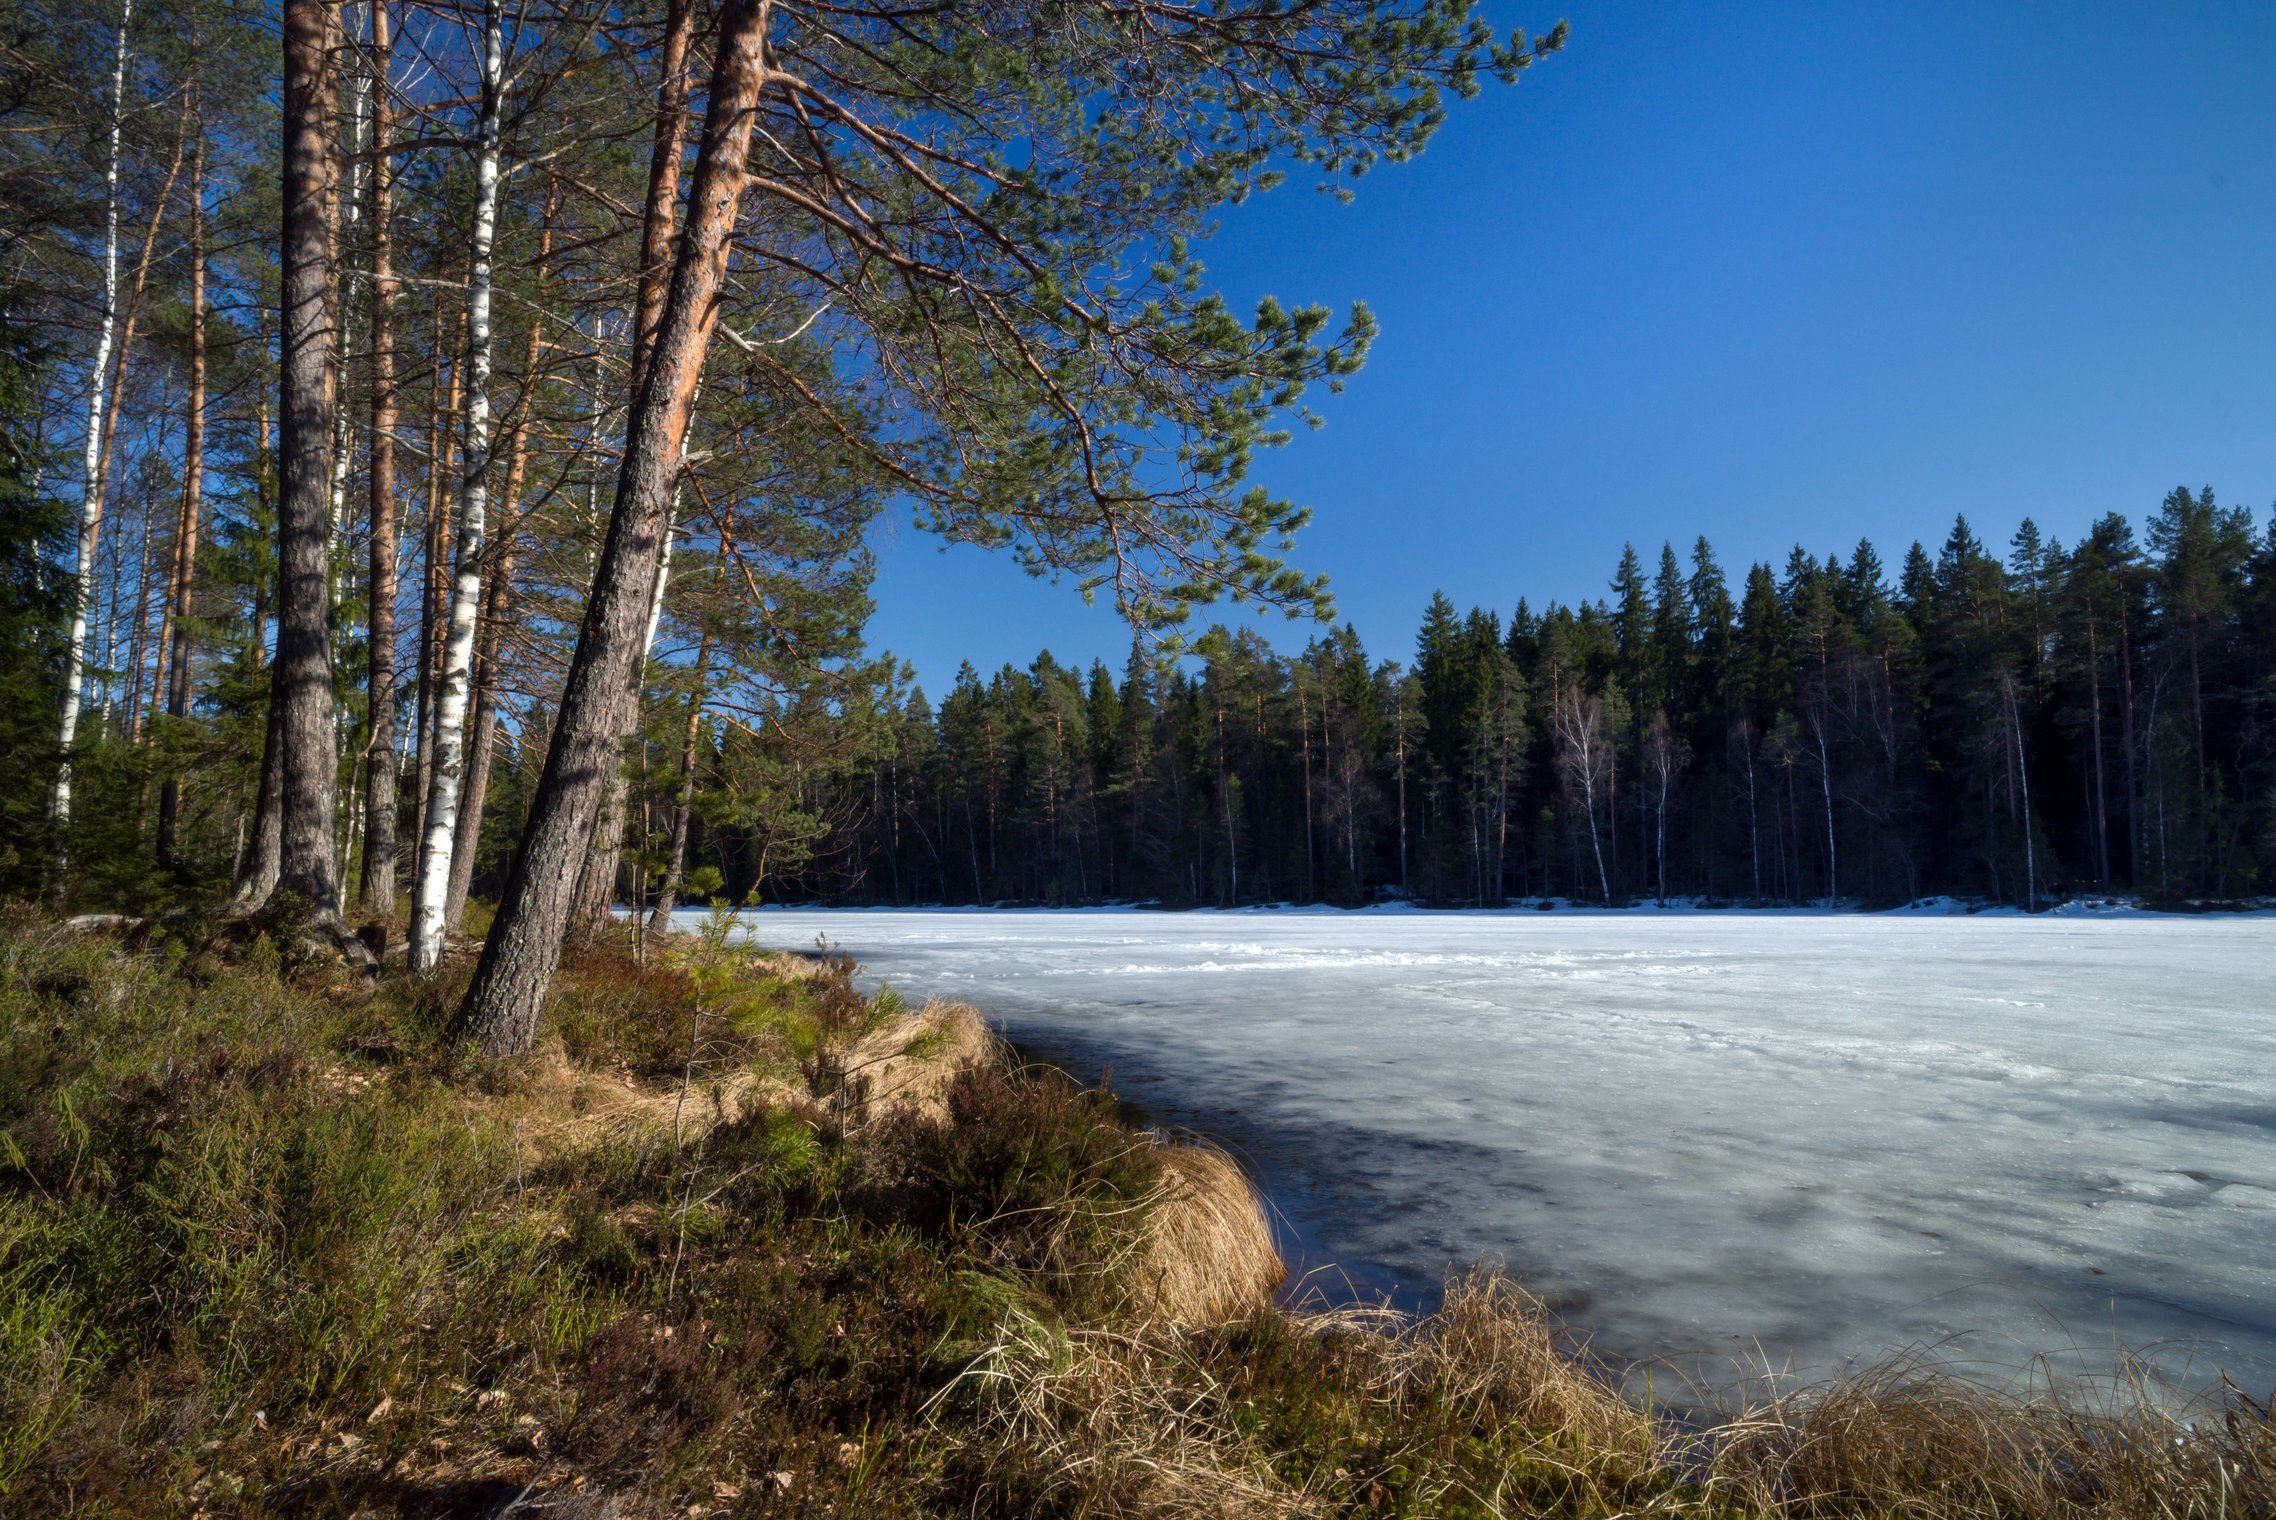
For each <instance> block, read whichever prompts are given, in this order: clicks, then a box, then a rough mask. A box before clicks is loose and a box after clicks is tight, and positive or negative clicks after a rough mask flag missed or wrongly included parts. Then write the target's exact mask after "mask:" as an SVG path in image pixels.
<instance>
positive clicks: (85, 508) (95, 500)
mask: <svg viewBox="0 0 2276 1520" xmlns="http://www.w3.org/2000/svg"><path fill="white" fill-rule="evenodd" d="M133 19H134V0H119V28H118V48H117V51H116V52H115V53H114V55H113V58H112V63H111V140H110V156H109V160H108V162H107V164H106V165H105V168H104V171H103V315H102V319H101V322H100V324H99V325H98V326H97V328H96V330H95V357H94V360H93V362H92V363H91V364H89V365H88V368H87V448H86V453H85V457H84V463H83V468H82V474H81V476H80V479H81V480H82V482H83V483H84V490H83V492H82V494H81V496H80V500H79V555H78V563H77V570H76V575H77V582H78V588H79V595H78V599H77V601H76V603H75V604H74V606H73V607H72V611H71V636H70V639H69V641H68V643H67V644H66V646H65V650H64V660H63V716H62V721H61V724H60V725H59V732H58V736H57V748H58V749H59V750H60V751H61V753H62V757H63V759H62V763H61V764H60V765H58V766H57V767H56V772H55V786H54V789H53V790H52V791H51V792H50V793H49V794H48V803H47V812H48V817H50V818H51V819H53V820H54V821H55V822H56V824H57V825H58V826H59V827H60V826H64V825H68V824H69V823H70V822H71V746H72V744H73V743H74V742H76V740H77V739H78V736H79V704H80V698H81V694H82V690H83V688H84V687H85V685H86V680H87V614H88V612H89V610H90V608H91V607H92V606H93V605H94V600H95V597H94V591H95V550H96V546H97V543H98V541H99V539H100V537H101V535H102V529H103V486H102V480H101V474H102V460H103V407H104V402H105V401H106V399H107V397H106V396H105V394H104V376H105V375H107V374H108V373H109V371H110V365H111V346H112V344H113V343H114V342H115V341H116V340H117V334H118V316H119V138H120V134H121V132H122V131H123V130H124V127H125V122H126V60H127V30H128V28H129V26H130V25H131V24H132V23H133ZM66 864H67V859H66V857H64V856H62V855H60V854H59V855H58V857H57V861H56V866H57V870H56V884H57V885H58V886H59V887H60V886H61V884H62V881H63V876H64V869H63V868H64V867H65V865H66Z"/></svg>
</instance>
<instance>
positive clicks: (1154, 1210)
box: [1130, 1141, 1288, 1326]
mask: <svg viewBox="0 0 2276 1520" xmlns="http://www.w3.org/2000/svg"><path fill="white" fill-rule="evenodd" d="M1160 1155H1161V1163H1162V1181H1161V1185H1160V1186H1159V1187H1158V1188H1157V1189H1156V1191H1155V1194H1154V1197H1153V1198H1152V1200H1151V1201H1150V1204H1149V1206H1148V1208H1147V1210H1146V1216H1145V1224H1144V1227H1143V1229H1142V1230H1141V1232H1140V1234H1139V1237H1138V1242H1137V1247H1136V1251H1135V1259H1134V1261H1133V1262H1132V1263H1131V1267H1130V1272H1131V1305H1130V1307H1131V1309H1132V1310H1133V1311H1134V1312H1136V1313H1138V1314H1141V1315H1145V1316H1151V1317H1155V1318H1159V1319H1162V1320H1166V1321H1167V1322H1169V1323H1170V1324H1173V1325H1183V1326H1203V1325H1221V1324H1227V1323H1229V1322H1231V1321H1234V1320H1243V1319H1247V1318H1248V1317H1249V1316H1250V1315H1252V1314H1256V1313H1258V1312H1259V1311H1261V1310H1264V1309H1269V1308H1270V1307H1271V1306H1272V1302H1273V1299H1274V1297H1275V1295H1277V1294H1278V1293H1279V1292H1280V1288H1281V1285H1282V1284H1283V1283H1284V1282H1286V1281H1287V1279H1288V1266H1287V1263H1285V1262H1283V1261H1282V1260H1281V1259H1280V1253H1279V1252H1278V1251H1277V1250H1275V1249H1274V1248H1273V1244H1272V1226H1271V1224H1270V1222H1269V1221H1268V1220H1267V1219H1266V1218H1265V1209H1264V1199H1263V1198H1262V1197H1261V1196H1260V1195H1259V1194H1258V1192H1257V1190H1256V1187H1255V1186H1254V1185H1253V1184H1252V1183H1251V1182H1250V1181H1249V1178H1248V1174H1247V1173H1245V1172H1244V1171H1242V1170H1241V1166H1240V1163H1239V1162H1237V1161H1235V1160H1234V1159H1233V1158H1232V1157H1231V1156H1229V1155H1227V1154H1225V1152H1223V1151H1221V1150H1219V1149H1217V1148H1216V1147H1215V1146H1213V1145H1208V1144H1206V1143H1186V1144H1171V1143H1167V1142H1166V1141H1165V1143H1163V1144H1162V1146H1161V1147H1160Z"/></svg>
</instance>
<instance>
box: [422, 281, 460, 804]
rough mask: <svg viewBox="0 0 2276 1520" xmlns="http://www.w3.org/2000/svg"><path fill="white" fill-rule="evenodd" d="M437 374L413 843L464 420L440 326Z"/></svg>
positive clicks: (430, 736)
mask: <svg viewBox="0 0 2276 1520" xmlns="http://www.w3.org/2000/svg"><path fill="white" fill-rule="evenodd" d="M457 346H458V347H460V348H464V347H465V346H466V321H465V313H464V312H463V311H462V312H461V313H460V316H459V336H458V343H457ZM435 354H436V357H435V371H434V376H433V383H432V384H431V386H430V387H429V392H430V394H429V397H428V402H429V404H428V408H427V509H426V517H425V520H424V523H423V524H422V528H421V533H420V537H421V539H422V544H421V548H420V555H421V558H420V563H419V695H418V706H417V714H416V721H417V724H418V730H417V732H416V733H414V734H413V735H412V743H413V744H414V745H415V746H416V748H417V755H416V757H415V761H414V764H413V775H412V792H411V795H412V797H413V799H414V800H413V802H412V811H411V838H412V840H413V842H414V843H416V842H417V841H418V840H421V839H424V838H426V837H427V792H428V781H429V780H430V778H431V777H432V775H433V773H434V767H435V687H436V681H435V670H436V666H437V664H438V663H439V660H440V656H441V653H442V617H443V606H444V603H443V596H444V593H445V591H446V589H447V586H448V582H447V580H446V578H445V574H444V566H445V564H446V563H447V558H446V556H447V555H448V554H449V552H450V520H449V511H448V508H447V507H446V506H445V504H444V496H443V479H444V475H445V473H446V465H447V461H448V460H449V458H450V452H451V450H450V438H451V432H452V430H453V429H454V428H455V427H456V426H457V418H458V381H459V372H458V366H457V365H455V364H446V363H445V362H444V359H443V354H442V325H441V323H440V322H439V321H438V322H437V323H436V327H435ZM446 368H447V369H449V371H450V388H449V390H448V391H447V392H446V391H445V390H444V389H443V379H442V374H443V371H444V369H446Z"/></svg>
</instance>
